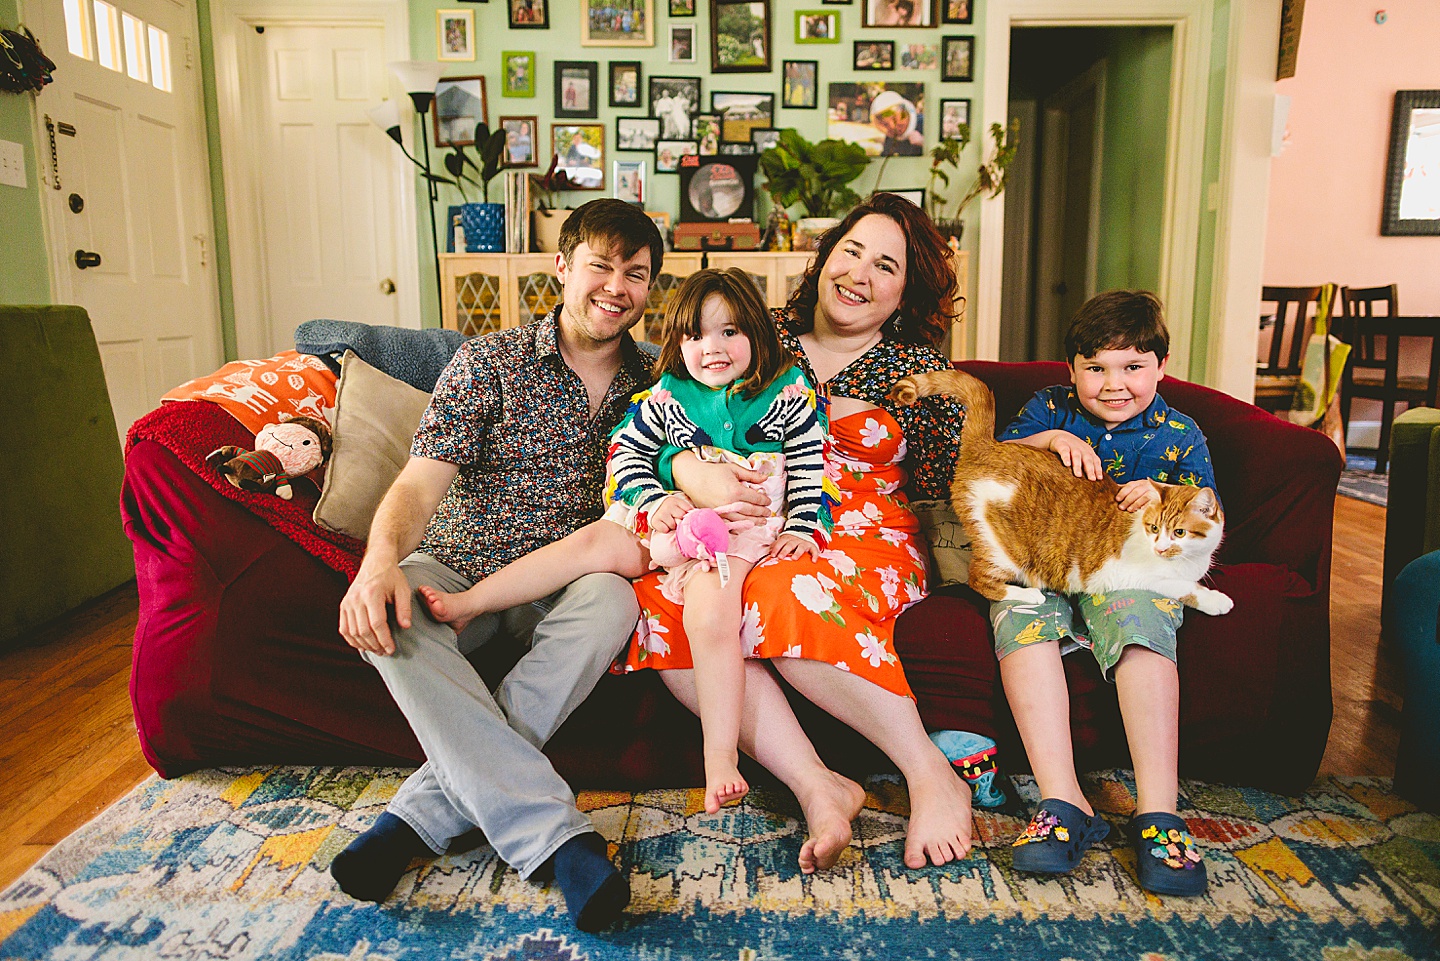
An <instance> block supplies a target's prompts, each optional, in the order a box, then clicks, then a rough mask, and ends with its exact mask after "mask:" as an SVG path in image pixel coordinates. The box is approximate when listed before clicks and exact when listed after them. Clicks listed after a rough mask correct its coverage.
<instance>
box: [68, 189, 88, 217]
mask: <svg viewBox="0 0 1440 961" xmlns="http://www.w3.org/2000/svg"><path fill="white" fill-rule="evenodd" d="M69 204H70V212H71V213H72V214H78V213H79V212H80V211H82V210H84V209H85V198H84V197H82V196H80V195H79V194H71V195H70V199H69Z"/></svg>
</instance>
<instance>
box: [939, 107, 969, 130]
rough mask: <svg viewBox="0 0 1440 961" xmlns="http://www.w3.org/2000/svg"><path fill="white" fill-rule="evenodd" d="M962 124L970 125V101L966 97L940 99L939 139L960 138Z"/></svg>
mask: <svg viewBox="0 0 1440 961" xmlns="http://www.w3.org/2000/svg"><path fill="white" fill-rule="evenodd" d="M962 126H965V127H969V126H970V101H969V100H968V99H957V100H942V101H940V139H941V140H959V139H961V136H960V134H961V130H960V128H961V127H962Z"/></svg>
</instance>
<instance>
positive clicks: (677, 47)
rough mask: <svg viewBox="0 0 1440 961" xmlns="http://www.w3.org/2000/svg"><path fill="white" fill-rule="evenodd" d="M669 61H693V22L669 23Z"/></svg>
mask: <svg viewBox="0 0 1440 961" xmlns="http://www.w3.org/2000/svg"><path fill="white" fill-rule="evenodd" d="M670 62H671V63H694V62H695V25H694V24H693V23H672V24H670Z"/></svg>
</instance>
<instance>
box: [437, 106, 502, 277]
mask: <svg viewBox="0 0 1440 961" xmlns="http://www.w3.org/2000/svg"><path fill="white" fill-rule="evenodd" d="M475 151H476V153H478V154H479V155H480V157H479V159H480V162H479V163H478V164H477V163H476V162H475V160H473V159H472V158H471V157H470V155H469V154H468V153H467V152H466V151H465V147H464V146H456V147H455V149H454V151H452V152H451V153H448V154H446V155H445V159H444V164H445V169H446V170H447V171H449V173H450V175H451V176H452V177H454V178H455V186H456V187H457V188H459V190H460V197H461V199H462V200H464V201H465V202H464V203H463V204H461V205H460V209H459V215H460V223H461V226H462V227H463V229H464V232H465V249H466V251H468V252H470V253H498V252H501V251H504V249H505V205H504V204H492V203H489V199H490V181H492V180H494V179H495V175H496V174H498V173H499V172H500V166H501V164H500V158H501V157H502V156H504V152H505V131H503V130H496V131H494V132H493V133H492V132H491V131H490V125H489V124H487V123H484V122H481V123H478V124H476V125H475ZM467 167H469V168H470V169H471V170H472V171H474V173H475V175H476V176H478V177H479V178H480V180H479V181H478V182H477V181H476V180H475V179H474V177H472V176H471V175H470V174H467V173H466V172H465V168H467ZM467 183H468V184H470V185H471V186H475V187H479V188H480V199H481V201H482V202H481V203H470V198H469V197H468V196H466V194H465V184H467ZM454 215H455V208H453V207H452V208H451V217H452V222H453V218H454Z"/></svg>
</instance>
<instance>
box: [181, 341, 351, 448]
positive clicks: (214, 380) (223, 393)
mask: <svg viewBox="0 0 1440 961" xmlns="http://www.w3.org/2000/svg"><path fill="white" fill-rule="evenodd" d="M335 381H336V376H335V374H334V373H332V372H331V370H330V368H328V367H326V366H325V364H324V363H322V362H321V360H320V359H319V358H318V357H315V356H313V355H311V354H301V353H297V352H296V351H293V350H284V351H281V352H280V353H278V354H276V355H275V356H274V357H271V358H270V359H269V360H237V361H234V362H233V363H229V364H226V365H225V366H224V367H221V368H220V369H219V370H217V371H216V372H215V373H213V374H207V375H206V376H204V377H197V378H195V379H194V380H191V381H187V382H185V383H183V384H181V385H180V386H179V387H176V388H174V389H173V390H171V391H169V392H168V393H166V394H165V396H164V397H161V398H160V402H161V403H165V402H167V401H176V400H208V401H210V402H212V403H215V404H219V405H220V406H221V407H223V408H225V410H226V411H228V412H229V413H230V414H231V415H232V416H233V417H234V418H235V419H236V420H238V421H239V422H240V423H242V424H244V425H245V429H246V430H248V431H250V433H252V434H258V433H259V432H260V429H261V428H262V427H265V426H266V425H268V424H278V423H279V422H280V415H281V414H306V415H309V416H310V417H318V418H319V419H321V420H323V421H326V422H327V423H334V422H335V416H334V413H333V411H334V409H335Z"/></svg>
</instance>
